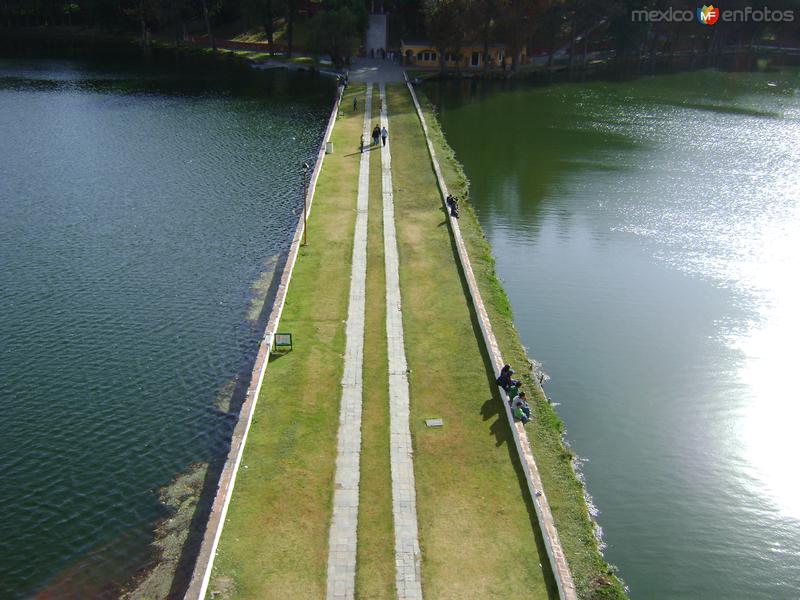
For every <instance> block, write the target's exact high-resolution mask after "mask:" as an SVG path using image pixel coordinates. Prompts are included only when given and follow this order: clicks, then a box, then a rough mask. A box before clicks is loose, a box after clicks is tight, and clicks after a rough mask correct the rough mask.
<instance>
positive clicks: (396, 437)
mask: <svg viewBox="0 0 800 600" xmlns="http://www.w3.org/2000/svg"><path fill="white" fill-rule="evenodd" d="M380 97H381V117H380V119H381V128H383V127H386V129H387V130H388V131H389V137H388V139H387V142H386V145H385V146H383V147H382V148H381V185H382V189H383V249H384V254H385V267H386V336H387V338H388V350H389V416H390V422H391V437H390V440H391V442H390V443H391V449H390V455H391V465H392V513H393V514H394V540H395V544H394V547H395V549H394V552H395V567H396V569H395V577H396V579H395V581H396V586H397V597H398V598H399V599H400V600H422V583H421V576H420V551H419V534H418V530H417V495H416V490H415V487H414V462H413V457H412V447H411V430H410V428H409V400H408V366H407V363H406V351H405V346H404V343H403V313H402V306H401V302H400V272H399V261H398V255H397V232H396V230H395V222H394V194H393V192H392V154H391V130H390V129H389V120H388V114H387V110H386V86H385V85H384V84H383V83H381V84H380Z"/></svg>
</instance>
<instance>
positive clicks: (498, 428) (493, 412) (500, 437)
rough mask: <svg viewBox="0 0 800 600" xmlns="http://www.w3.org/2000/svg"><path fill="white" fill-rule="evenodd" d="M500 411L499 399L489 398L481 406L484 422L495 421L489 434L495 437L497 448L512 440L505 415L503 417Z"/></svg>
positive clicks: (490, 427)
mask: <svg viewBox="0 0 800 600" xmlns="http://www.w3.org/2000/svg"><path fill="white" fill-rule="evenodd" d="M498 409H499V403H498V401H497V398H489V399H488V400H487V401H486V402H484V403H483V404H482V405H481V416H482V417H483V420H484V421H489V420H490V419H494V420H493V421H492V423H491V425H490V426H489V433H491V434H492V435H493V436H494V440H495V444H494V445H495V446H496V447H497V448H499V447H500V446H502V445H503V444H505V443H508V441H509V438H510V435H509V430H508V426H507V424H506V421H505V419H504V418H503V417H505V415H501V414H500V411H499V410H498Z"/></svg>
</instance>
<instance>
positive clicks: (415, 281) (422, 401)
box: [388, 85, 557, 600]
mask: <svg viewBox="0 0 800 600" xmlns="http://www.w3.org/2000/svg"><path fill="white" fill-rule="evenodd" d="M388 109H389V128H390V135H391V143H392V160H393V177H394V192H395V196H394V198H395V210H396V220H397V230H398V245H399V253H400V285H401V293H402V301H403V319H404V331H405V346H406V352H407V356H408V363H409V368H410V370H411V373H410V376H409V377H410V390H411V427H412V436H413V440H414V452H415V455H414V456H415V461H414V464H415V474H416V483H417V507H418V519H419V532H420V544H421V547H422V553H423V563H422V580H423V591H424V593H425V597H426V598H428V599H431V600H433V599H438V598H504V599H505V598H547V597H555V596H557V593H556V591H555V583H554V581H553V579H552V574H551V573H550V571H549V565H548V563H547V557H546V554H545V552H544V548H543V546H542V544H541V541H540V536H539V526H538V523H537V522H536V517H535V512H534V509H533V506H532V504H531V501H530V498H529V495H528V492H527V488H526V484H525V481H524V475H523V472H522V468H521V466H520V464H519V460H518V457H517V453H516V449H515V446H514V441H513V438H512V436H511V431H510V429H509V427H508V424H507V422H506V418H505V415H504V414H503V413H502V412H501V411H502V410H503V407H502V404H501V402H502V401H501V399H500V396H499V395H498V393H497V390H496V386H495V384H494V378H493V376H492V375H491V373H490V371H489V370H488V363H487V362H486V360H485V356H484V353H483V351H482V346H481V343H480V342H479V337H478V336H479V333H478V330H477V324H476V323H475V321H474V320H473V315H472V312H471V307H470V305H469V303H468V301H467V297H466V289H465V287H464V284H463V282H462V278H461V276H460V271H459V268H458V266H457V259H456V256H455V254H454V248H453V246H452V242H451V237H450V233H449V230H448V227H447V224H446V220H445V214H444V212H443V210H442V205H441V201H440V199H439V196H438V191H437V187H436V180H435V178H434V175H433V171H432V170H431V168H430V161H429V158H428V153H427V149H426V146H425V140H424V136H423V132H422V128H421V126H420V124H419V120H418V119H417V116H416V113H415V112H414V107H413V104H412V101H411V98H410V96H409V94H408V91H407V90H406V89H405V87H404V86H399V85H398V86H392V87H390V90H389V100H388ZM430 417H442V418H443V419H444V423H445V425H444V427H443V428H441V429H429V428H427V427H426V426H425V419H426V418H430Z"/></svg>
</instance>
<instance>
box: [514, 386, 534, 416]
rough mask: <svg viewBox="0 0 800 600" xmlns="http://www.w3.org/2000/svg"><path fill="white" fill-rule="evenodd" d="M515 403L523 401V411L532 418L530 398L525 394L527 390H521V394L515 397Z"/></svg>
mask: <svg viewBox="0 0 800 600" xmlns="http://www.w3.org/2000/svg"><path fill="white" fill-rule="evenodd" d="M514 402H515V403H520V402H522V412H524V413H525V416H526V417H527V418H528V419H530V418H531V407H530V406H528V398H527V397H526V396H525V392H520V393H519V396H517V397H516V398H515V399H514Z"/></svg>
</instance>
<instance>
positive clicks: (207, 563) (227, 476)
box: [184, 87, 344, 600]
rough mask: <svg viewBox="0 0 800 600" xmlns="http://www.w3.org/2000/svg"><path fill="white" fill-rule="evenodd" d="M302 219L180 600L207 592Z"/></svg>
mask: <svg viewBox="0 0 800 600" xmlns="http://www.w3.org/2000/svg"><path fill="white" fill-rule="evenodd" d="M343 92H344V88H342V87H340V88H339V89H338V90H337V92H336V101H335V102H334V104H333V109H332V110H331V114H330V117H329V118H328V126H327V127H326V129H325V135H324V136H323V138H322V143H321V144H320V148H319V152H318V153H317V162H316V164H315V165H314V171H313V172H312V174H311V181H310V183H309V187H308V213H309V214H310V213H311V206H312V204H313V200H314V192H315V191H316V188H317V180H318V179H319V173H320V171H321V170H322V163H323V161H324V159H325V147H326V143H327V142H328V141H329V140H330V136H331V133H332V132H333V126H334V124H335V123H336V116H337V115H338V113H339V104H340V103H341V100H342V94H343ZM303 229H304V219H303V211H301V212H300V218H299V219H298V223H297V227H296V228H295V232H294V237H293V238H292V243H291V245H290V246H289V254H288V256H287V258H286V264H285V265H284V268H283V272H282V273H281V280H280V284H279V285H278V290H277V292H276V294H275V300H274V302H273V305H272V312H270V315H269V319H268V320H267V325H266V328H265V330H264V337H263V338H262V340H261V344H260V346H259V348H258V354H257V355H256V360H255V364H254V365H253V370H252V372H251V376H250V384H249V385H248V388H247V395H246V396H245V400H244V402H243V403H242V408H241V410H240V411H239V418H238V420H237V421H236V426H235V427H234V429H233V434H232V436H231V447H230V450H229V451H228V456H227V458H226V459H225V465H224V466H223V468H222V472H221V473H220V476H219V483H218V484H217V493H216V495H215V497H214V503H213V504H212V506H211V513H210V514H209V517H208V521H207V523H206V529H205V533H204V534H203V541H202V543H201V545H200V551H199V553H198V555H197V559H196V561H195V566H194V569H193V571H192V578H191V580H190V581H189V587H188V589H187V590H186V594H185V595H184V600H203V599H204V598H205V595H206V591H207V589H208V583H209V581H210V579H211V568H212V566H213V564H214V556H215V555H216V552H217V545H218V544H219V538H220V535H221V534H222V528H223V526H224V524H225V515H226V514H227V512H228V506H229V505H230V501H231V496H232V494H233V486H234V483H235V482H236V473H237V471H238V470H239V463H240V462H241V460H242V453H243V452H244V446H245V442H246V441H247V434H248V432H249V431H250V424H251V423H252V421H253V413H254V411H255V407H256V402H257V401H258V395H259V392H260V391H261V384H262V383H263V381H264V374H265V372H266V370H267V363H268V362H269V353H270V351H271V350H272V341H273V338H274V337H275V333H276V332H277V330H278V324H279V322H280V318H281V314H282V313H283V306H284V304H285V303H286V293H287V291H288V288H289V281H290V280H291V278H292V272H293V271H294V265H295V263H296V261H297V254H298V252H299V250H300V243H301V241H302V239H303Z"/></svg>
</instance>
